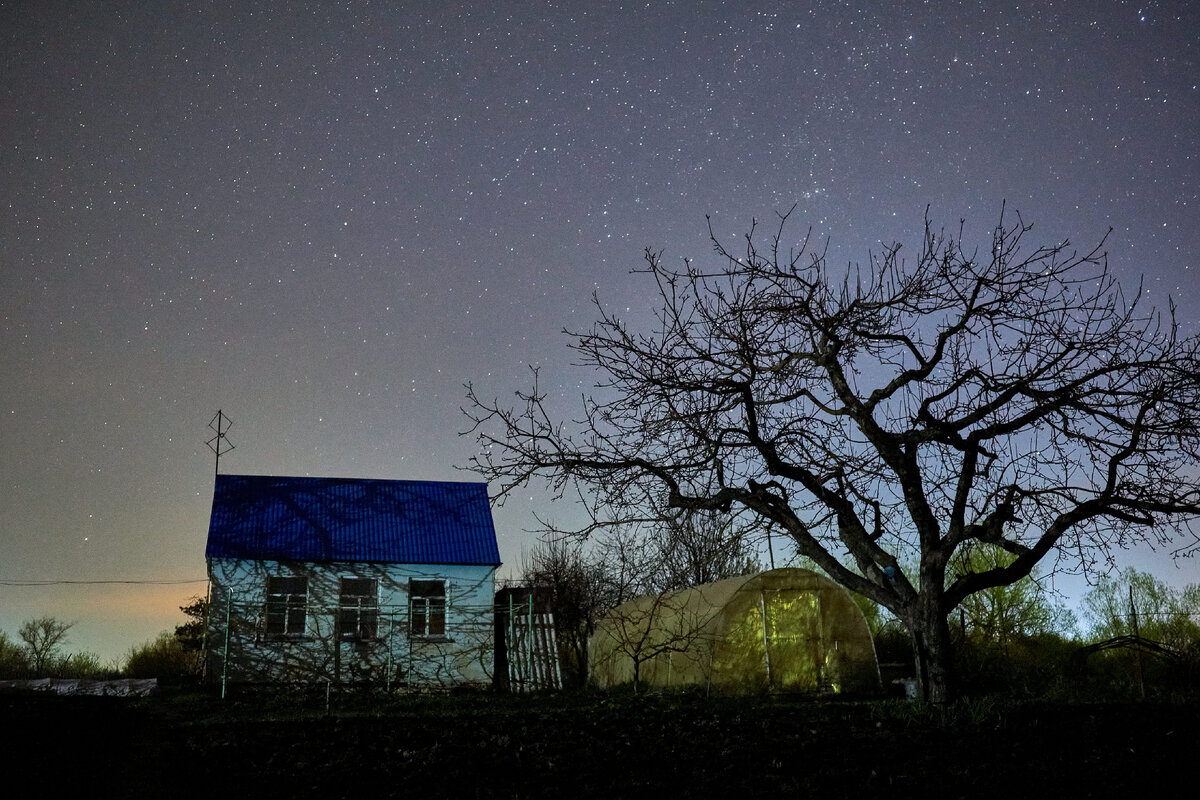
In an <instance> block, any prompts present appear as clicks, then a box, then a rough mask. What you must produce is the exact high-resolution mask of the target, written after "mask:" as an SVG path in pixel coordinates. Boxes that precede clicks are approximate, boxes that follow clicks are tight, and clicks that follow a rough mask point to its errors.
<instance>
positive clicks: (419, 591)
mask: <svg viewBox="0 0 1200 800" xmlns="http://www.w3.org/2000/svg"><path fill="white" fill-rule="evenodd" d="M448 589H449V587H448V586H447V582H446V580H445V579H442V578H433V579H419V578H413V579H411V580H409V582H408V635H409V638H412V639H424V640H426V641H449V639H450V637H449V635H448V633H447V628H448V626H447V624H446V623H447V621H448V613H447V612H448V609H449V604H448V603H447V602H446V598H447V596H448V594H449V591H448Z"/></svg>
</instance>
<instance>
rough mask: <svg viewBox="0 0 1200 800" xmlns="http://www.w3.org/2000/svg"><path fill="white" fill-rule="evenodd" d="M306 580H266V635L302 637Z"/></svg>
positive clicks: (305, 604) (269, 578) (306, 593)
mask: <svg viewBox="0 0 1200 800" xmlns="http://www.w3.org/2000/svg"><path fill="white" fill-rule="evenodd" d="M307 606H308V578H276V577H268V578H267V633H271V634H276V635H279V636H303V635H304V617H305V613H306V608H307Z"/></svg>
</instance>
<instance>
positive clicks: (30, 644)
mask: <svg viewBox="0 0 1200 800" xmlns="http://www.w3.org/2000/svg"><path fill="white" fill-rule="evenodd" d="M74 624H75V623H73V622H62V621H60V620H58V619H56V618H55V617H38V618H37V619H30V620H26V621H25V622H23V623H21V627H20V629H19V630H18V631H17V635H18V636H20V637H21V641H23V642H25V649H26V650H28V651H29V660H30V662H31V664H32V666H33V672H34V674H35V675H43V674H45V672H46V668H47V667H48V666H50V665H51V664H53V662H54V659H55V657H56V656H57V655H58V650H59V648H60V647H61V646H62V645H63V644H64V643H65V642H66V640H67V631H69V630H70V629H71V628H72V627H73V626H74Z"/></svg>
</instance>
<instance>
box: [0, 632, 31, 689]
mask: <svg viewBox="0 0 1200 800" xmlns="http://www.w3.org/2000/svg"><path fill="white" fill-rule="evenodd" d="M28 675H29V656H28V655H27V654H26V653H25V648H24V647H22V646H21V645H19V644H16V643H15V642H13V640H12V639H9V638H8V634H6V633H5V632H4V631H0V678H24V677H26V676H28Z"/></svg>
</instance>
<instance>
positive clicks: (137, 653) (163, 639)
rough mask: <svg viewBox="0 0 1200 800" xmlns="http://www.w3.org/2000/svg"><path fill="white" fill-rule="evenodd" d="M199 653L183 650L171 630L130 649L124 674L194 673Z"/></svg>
mask: <svg viewBox="0 0 1200 800" xmlns="http://www.w3.org/2000/svg"><path fill="white" fill-rule="evenodd" d="M198 665H199V658H198V654H197V653H195V652H192V651H189V650H185V649H184V646H183V644H181V643H180V641H179V639H177V638H176V637H175V635H174V634H172V633H171V632H170V631H163V632H162V633H160V634H159V635H158V637H157V638H155V639H152V640H151V641H148V642H146V643H144V644H141V645H139V646H137V647H134V648H132V649H130V651H129V655H128V656H126V658H125V669H124V674H125V675H126V676H127V677H130V678H178V677H186V676H190V675H195V674H197V670H198Z"/></svg>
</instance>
